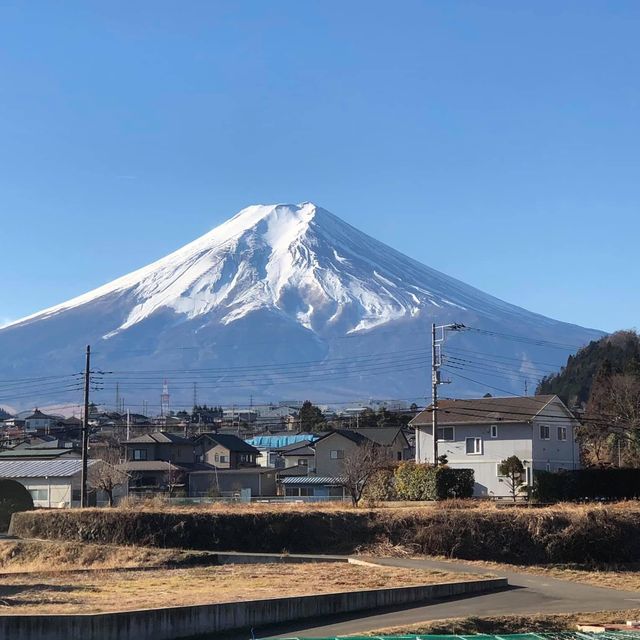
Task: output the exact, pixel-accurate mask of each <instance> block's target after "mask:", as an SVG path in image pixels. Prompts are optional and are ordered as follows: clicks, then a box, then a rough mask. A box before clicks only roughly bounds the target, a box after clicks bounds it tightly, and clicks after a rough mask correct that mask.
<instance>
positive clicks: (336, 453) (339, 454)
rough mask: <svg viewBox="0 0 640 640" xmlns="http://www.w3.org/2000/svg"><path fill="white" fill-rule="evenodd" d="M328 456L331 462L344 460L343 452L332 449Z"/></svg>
mask: <svg viewBox="0 0 640 640" xmlns="http://www.w3.org/2000/svg"><path fill="white" fill-rule="evenodd" d="M330 455H331V459H332V460H342V459H343V458H344V450H343V449H332V450H331V454H330Z"/></svg>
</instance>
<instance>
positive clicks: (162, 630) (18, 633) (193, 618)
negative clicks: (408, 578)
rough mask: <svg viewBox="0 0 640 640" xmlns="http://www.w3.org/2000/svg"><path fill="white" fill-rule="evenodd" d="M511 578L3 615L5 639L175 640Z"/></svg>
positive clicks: (462, 591) (500, 583)
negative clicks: (139, 607) (100, 610)
mask: <svg viewBox="0 0 640 640" xmlns="http://www.w3.org/2000/svg"><path fill="white" fill-rule="evenodd" d="M506 586H507V580H506V578H494V579H490V580H478V581H475V582H449V583H445V584H435V585H425V586H419V587H396V588H393V589H371V590H366V591H350V592H346V593H328V594H322V595H312V596H301V597H297V598H296V597H289V598H273V599H269V600H249V601H245V602H229V603H224V604H210V605H198V606H193V607H171V608H166V609H145V610H141V611H123V612H119V613H96V614H80V615H39V616H27V615H24V616H23V615H16V616H0V639H1V640H68V639H69V638H91V640H141V638H153V639H154V640H175V639H176V638H185V637H189V636H195V635H198V634H211V633H217V632H221V631H230V630H232V629H247V631H248V630H249V629H250V628H251V627H254V628H256V629H257V628H258V627H263V626H265V625H269V624H275V623H281V622H288V621H293V620H301V619H304V618H314V617H320V616H330V615H336V614H340V613H347V612H353V611H365V610H367V609H378V608H383V607H393V606H399V605H405V604H412V603H418V602H428V601H430V600H436V599H442V598H451V597H456V596H463V595H473V594H478V593H485V592H487V591H495V590H497V589H503V588H505V587H506Z"/></svg>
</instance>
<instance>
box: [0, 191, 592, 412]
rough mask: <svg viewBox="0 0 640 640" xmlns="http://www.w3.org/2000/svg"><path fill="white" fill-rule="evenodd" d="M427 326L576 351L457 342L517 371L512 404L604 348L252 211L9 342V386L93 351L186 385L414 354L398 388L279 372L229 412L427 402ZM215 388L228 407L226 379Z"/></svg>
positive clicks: (306, 215) (389, 254) (267, 211)
mask: <svg viewBox="0 0 640 640" xmlns="http://www.w3.org/2000/svg"><path fill="white" fill-rule="evenodd" d="M444 231H446V229H441V230H439V232H440V233H442V232H444ZM432 322H436V323H438V324H441V323H446V322H462V323H464V324H466V325H468V326H472V327H478V328H484V329H491V330H492V331H503V332H505V333H512V334H520V335H526V336H530V337H531V338H535V339H537V340H540V341H543V342H544V341H546V340H551V341H555V342H562V343H563V344H567V345H570V346H568V347H567V350H566V353H564V354H563V353H558V352H557V350H556V351H553V350H549V351H547V352H545V350H544V349H541V348H534V347H526V348H525V347H523V346H522V344H517V343H509V342H499V341H497V342H496V341H493V339H492V338H489V337H484V338H481V337H479V336H478V334H475V335H471V334H464V335H461V336H459V337H456V341H457V342H456V344H457V346H458V347H463V348H471V349H474V350H477V349H478V347H480V351H482V350H483V348H484V350H485V352H486V351H488V352H490V353H491V354H495V355H496V356H498V357H499V358H508V359H509V360H510V361H512V366H514V367H515V373H514V374H513V375H512V374H511V373H509V374H508V376H507V377H508V378H509V379H508V380H507V381H504V380H501V381H499V384H497V385H495V386H498V387H508V388H510V389H514V390H516V391H519V390H521V388H522V377H523V375H526V376H528V375H529V373H530V372H531V371H532V369H531V360H536V359H538V360H540V361H541V362H545V363H546V364H545V365H544V366H545V367H546V366H547V365H548V364H549V363H553V362H557V363H558V365H560V364H563V362H564V358H566V355H567V354H568V353H569V352H571V351H572V350H575V349H574V348H573V346H571V345H581V344H584V343H585V342H587V341H588V340H590V339H592V338H597V337H599V336H600V335H601V334H600V332H597V331H593V330H590V329H584V328H582V327H577V326H575V325H570V324H567V323H563V322H558V321H555V320H552V319H550V318H546V317H544V316H541V315H538V314H535V313H531V312H529V311H526V310H524V309H521V308H519V307H516V306H514V305H511V304H508V303H506V302H503V301H502V300H499V299H497V298H495V297H493V296H491V295H488V294H486V293H483V292H481V291H479V290H477V289H475V288H473V287H470V286H468V285H466V284H464V283H463V282H460V281H459V280H456V279H454V278H451V277H449V276H447V275H445V274H444V273H441V272H440V271H436V270H435V269H432V268H430V267H427V266H425V265H423V264H421V263H419V262H417V261H416V260H413V259H411V258H409V257H407V256H405V255H403V254H402V253H400V252H399V251H396V250H395V249H392V248H391V247H389V246H387V245H385V244H383V243H382V242H379V241H377V240H375V239H373V238H371V237H370V236H368V235H366V234H364V233H362V232H361V231H359V230H357V229H355V228H354V227H352V226H351V225H349V224H347V223H346V222H344V221H343V220H341V219H339V218H338V217H336V216H334V215H333V214H331V213H329V212H328V211H326V210H325V209H322V208H321V207H319V206H317V205H315V204H313V203H311V202H304V203H302V204H298V205H292V204H277V205H254V206H250V207H247V208H246V209H243V210H242V211H240V212H239V213H237V214H236V215H235V216H233V217H232V218H230V219H229V220H227V221H226V222H224V223H223V224H221V225H219V226H218V227H216V228H215V229H213V230H212V231H210V232H208V233H206V234H205V235H203V236H202V237H200V238H198V239H197V240H195V241H193V242H191V243H189V244H187V245H185V246H184V247H182V248H180V249H178V250H177V251H174V252H173V253H171V254H170V255H168V256H166V257H164V258H162V259H160V260H158V261H156V262H154V263H152V264H150V265H148V266H146V267H143V268H142V269H138V270H137V271H134V272H132V273H130V274H128V275H125V276H123V277H121V278H118V279H116V280H114V281H112V282H110V283H108V284H105V285H104V286H102V287H99V288H97V289H94V290H93V291H90V292H88V293H86V294H83V295H81V296H78V297H76V298H73V299H71V300H68V301H67V302H63V303H62V304H59V305H57V306H54V307H51V308H49V309H45V310H44V311H41V312H39V313H37V314H34V315H32V316H29V317H27V318H23V319H22V320H18V321H16V322H14V323H12V324H11V325H7V326H5V327H3V328H2V329H0V377H8V376H14V375H17V374H19V375H20V376H29V375H32V373H33V372H34V371H38V372H40V371H43V370H46V371H48V372H56V371H61V372H64V373H67V372H69V371H75V370H77V368H78V364H79V363H78V360H77V358H78V354H82V351H83V349H84V345H86V344H92V345H93V346H94V347H95V348H97V350H98V354H99V356H98V357H99V359H101V365H100V366H102V367H104V368H106V369H112V368H113V369H115V368H116V366H117V367H118V368H119V369H120V370H121V371H123V370H124V371H127V370H129V369H130V368H131V367H132V366H134V365H135V368H138V369H142V370H145V369H146V370H148V369H151V370H160V369H162V368H163V367H170V368H171V369H170V370H180V371H186V370H191V369H193V368H194V367H196V366H198V367H201V368H205V369H207V370H208V369H209V368H211V367H214V366H215V367H218V369H220V368H223V369H224V367H240V368H241V369H243V370H244V369H246V370H250V369H251V368H252V367H255V366H260V367H261V366H263V365H265V364H268V365H269V366H270V367H271V369H273V367H276V368H277V366H278V363H285V365H286V363H290V362H292V361H294V362H295V361H297V362H307V361H313V362H315V363H316V364H315V365H314V366H315V367H316V369H318V367H321V366H322V365H321V363H323V362H326V361H330V360H331V359H333V361H334V362H336V360H335V359H336V358H337V359H338V360H339V361H340V362H341V363H346V362H348V361H352V362H362V361H363V360H361V359H362V358H365V359H367V358H370V357H371V356H372V355H373V356H375V355H376V354H385V353H386V354H391V355H389V356H385V358H386V360H385V362H387V363H388V362H389V361H390V360H389V359H390V358H391V359H393V358H395V356H393V354H394V353H396V354H399V353H405V354H406V353H414V352H416V350H417V351H420V353H419V354H418V356H419V358H420V361H419V362H407V361H403V362H402V363H400V364H398V363H397V362H396V361H395V360H394V363H395V364H394V366H395V369H393V375H392V374H391V373H390V369H389V367H387V368H386V369H385V367H384V366H382V365H381V367H380V368H378V369H375V368H374V367H372V368H370V369H367V370H365V369H366V368H365V367H361V368H360V370H358V371H357V372H353V371H352V372H351V373H350V377H349V378H348V380H347V381H346V382H343V381H342V380H344V375H345V372H344V365H342V364H341V365H340V366H338V367H337V368H336V366H334V368H333V369H332V370H331V371H326V370H322V371H321V372H320V373H319V374H318V375H316V376H315V377H313V376H312V377H311V378H310V377H306V378H304V376H303V378H296V377H295V376H292V375H288V376H287V375H285V373H284V372H283V373H282V374H278V373H277V372H274V371H272V372H271V375H270V376H266V375H265V374H263V375H262V376H261V377H260V378H259V379H251V380H247V379H245V378H243V376H239V375H238V374H237V375H236V376H235V377H234V378H233V380H232V381H231V380H228V381H227V382H226V384H227V386H226V387H224V388H225V389H227V390H226V391H225V394H226V395H225V396H224V398H225V399H229V397H230V396H229V394H230V393H232V392H231V391H229V390H228V389H229V388H230V387H236V386H237V387H239V386H242V387H243V390H242V397H244V398H246V397H247V395H248V394H249V393H254V397H255V396H258V395H259V396H260V397H263V398H264V397H268V398H273V399H278V398H283V397H292V398H296V397H299V396H298V394H302V395H303V397H311V398H318V396H320V397H323V396H325V397H338V396H344V395H346V394H349V395H348V397H353V395H352V394H356V393H357V394H364V396H365V397H369V396H376V395H377V396H378V397H387V398H388V397H404V396H408V395H416V394H417V395H422V394H423V392H424V389H425V388H426V387H427V384H428V382H427V381H426V380H425V379H424V375H425V374H426V373H425V372H426V363H425V362H423V360H424V359H425V358H427V355H426V352H425V354H422V352H421V350H422V349H426V346H427V343H428V337H427V335H428V326H429V325H430V323H432ZM346 338H349V339H346ZM482 341H484V344H483V342H482ZM351 359H353V360H351ZM513 363H515V364H513ZM494 364H495V363H494ZM458 365H460V366H467V365H468V363H467V365H465V364H464V361H463V362H462V363H460V362H458ZM458 365H455V364H452V366H458ZM283 366H284V365H283ZM519 367H521V368H522V371H521V372H520V373H519V372H518V368H519ZM553 368H554V367H553V365H551V366H549V367H548V369H544V370H541V371H536V373H540V372H542V373H544V372H545V371H547V370H552V369H553ZM476 369H477V370H476V371H475V374H476V375H477V376H479V377H484V379H486V380H489V379H492V375H493V372H494V370H495V371H500V370H501V371H502V372H503V373H504V371H505V367H501V368H499V367H496V366H491V365H489V366H488V367H484V368H476ZM261 371H264V370H263V369H261ZM523 372H526V373H523ZM356 373H357V375H355V374H356ZM337 374H342V375H343V378H342V379H341V378H340V377H339V375H337ZM462 375H464V374H462ZM468 377H470V378H473V377H474V376H473V375H472V376H468ZM461 380H462V378H461ZM305 381H306V382H305ZM312 382H313V384H311V383H312ZM458 382H460V381H458ZM531 383H532V386H533V383H534V380H531ZM203 384H204V383H203ZM212 384H213V383H212ZM215 384H216V385H217V386H216V387H215V388H216V389H217V390H218V391H219V392H220V393H222V387H220V385H221V384H223V381H222V379H218V378H216V382H215ZM305 384H307V386H306V387H305V386H304V385H305ZM123 385H124V382H123ZM301 385H302V386H301ZM309 385H311V386H309ZM453 386H455V385H453ZM453 386H452V387H450V389H451V390H452V391H453ZM143 387H144V385H143V384H142V383H140V384H139V385H138V386H137V387H136V388H135V389H133V388H132V390H131V391H130V394H137V395H138V396H139V395H141V394H142V393H143V391H142V390H141V389H142V388H143ZM120 388H124V387H123V386H122V385H121V387H120ZM472 388H473V387H472ZM475 388H476V390H477V385H476V387H475ZM484 390H485V391H486V389H484ZM325 394H326V395H325ZM330 394H331V395H330ZM0 400H1V398H0ZM223 400H224V399H223V398H222V397H219V398H218V399H217V401H218V402H220V401H223Z"/></svg>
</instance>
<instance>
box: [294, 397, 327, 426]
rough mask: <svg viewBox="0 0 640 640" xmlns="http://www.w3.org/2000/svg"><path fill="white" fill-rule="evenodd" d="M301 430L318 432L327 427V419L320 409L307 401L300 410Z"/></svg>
mask: <svg viewBox="0 0 640 640" xmlns="http://www.w3.org/2000/svg"><path fill="white" fill-rule="evenodd" d="M299 418H300V428H301V430H302V431H311V432H313V431H318V430H323V429H324V428H325V427H326V422H327V421H326V419H325V417H324V414H323V413H322V411H321V409H320V407H316V405H314V404H312V403H311V402H310V401H309V400H305V401H304V402H303V404H302V407H301V409H300V414H299Z"/></svg>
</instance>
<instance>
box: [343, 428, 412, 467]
mask: <svg viewBox="0 0 640 640" xmlns="http://www.w3.org/2000/svg"><path fill="white" fill-rule="evenodd" d="M353 431H354V432H355V433H359V434H360V435H363V436H365V437H367V438H368V439H369V440H372V441H373V442H375V443H376V444H378V445H380V446H381V447H382V448H383V450H384V452H385V457H386V458H387V459H388V460H390V461H394V462H401V461H402V460H410V459H412V458H413V449H412V447H411V445H410V444H409V440H408V439H407V434H406V433H405V431H404V429H403V428H402V427H368V428H363V429H353Z"/></svg>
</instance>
